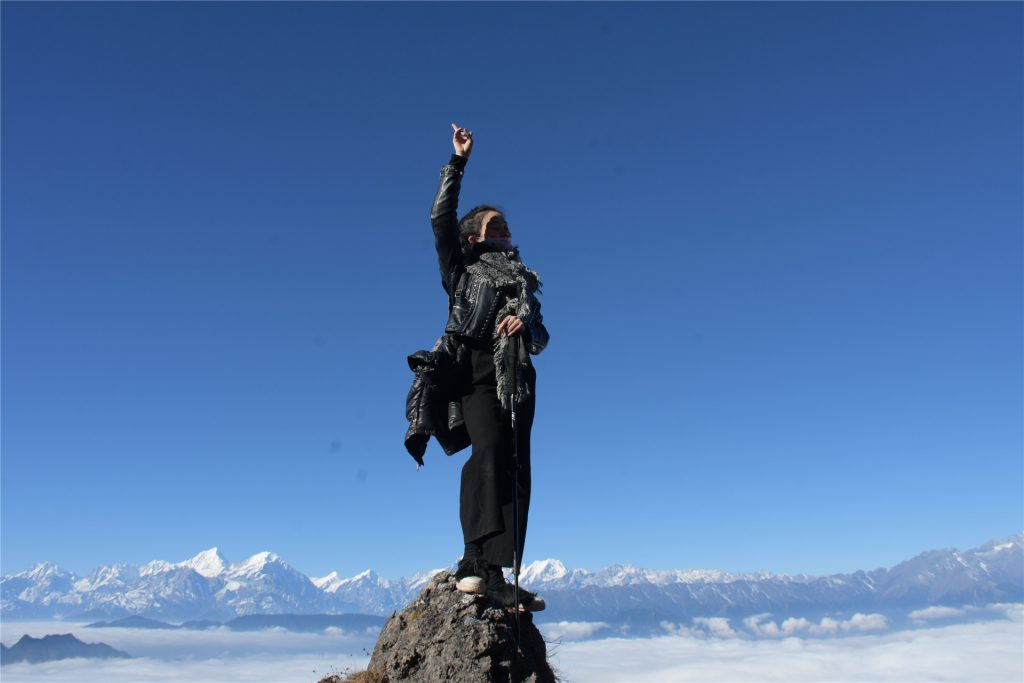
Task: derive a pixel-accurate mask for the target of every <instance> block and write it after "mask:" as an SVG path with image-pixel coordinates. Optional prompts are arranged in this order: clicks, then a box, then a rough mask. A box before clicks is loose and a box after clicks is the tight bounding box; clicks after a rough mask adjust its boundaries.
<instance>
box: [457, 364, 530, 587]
mask: <svg viewBox="0 0 1024 683" xmlns="http://www.w3.org/2000/svg"><path fill="white" fill-rule="evenodd" d="M470 358H471V363H470V368H469V369H470V370H471V372H467V377H466V378H465V380H466V381H465V385H464V394H463V396H462V416H463V418H464V419H465V421H466V429H467V430H468V431H469V438H470V440H471V441H472V444H473V449H472V453H471V454H470V456H469V460H467V461H466V464H464V465H463V466H462V487H461V489H460V492H459V518H460V520H461V521H462V536H463V541H464V542H465V543H470V542H472V541H480V540H482V541H483V558H484V559H485V560H486V561H488V562H489V563H491V564H495V565H499V566H502V567H511V566H512V565H513V559H512V553H513V549H514V548H516V546H518V552H519V555H518V557H519V561H520V563H522V558H523V547H524V545H525V542H526V522H527V518H528V516H529V511H530V429H531V428H532V427H533V413H534V405H535V391H534V389H535V387H536V378H535V377H532V376H531V377H530V385H531V387H530V388H531V391H530V396H529V397H528V398H526V399H525V400H524V401H523V402H522V403H520V405H519V407H518V408H517V409H516V424H517V429H516V431H517V432H518V438H519V443H518V446H519V449H518V458H517V459H518V461H519V472H518V486H517V485H516V484H515V483H514V482H515V479H514V478H513V471H512V467H513V458H512V422H511V416H510V413H509V412H508V411H505V410H504V409H503V408H502V407H501V402H500V401H499V400H498V391H497V380H496V379H495V374H494V354H493V351H492V350H491V348H490V344H487V345H475V344H474V345H470ZM469 375H471V376H469ZM513 489H515V495H516V496H517V497H518V507H519V538H518V539H516V538H515V537H514V529H513V524H512V516H513V504H512V498H513Z"/></svg>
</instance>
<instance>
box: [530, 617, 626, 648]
mask: <svg viewBox="0 0 1024 683" xmlns="http://www.w3.org/2000/svg"><path fill="white" fill-rule="evenodd" d="M537 628H538V629H540V632H541V635H543V636H544V638H546V639H547V640H549V641H550V640H558V641H561V642H563V643H568V642H571V641H574V640H583V639H585V638H589V637H590V636H592V635H594V634H595V633H597V632H598V631H600V630H601V629H603V628H608V624H606V623H605V622H603V621H556V622H551V623H544V624H538V625H537Z"/></svg>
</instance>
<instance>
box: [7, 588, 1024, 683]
mask: <svg viewBox="0 0 1024 683" xmlns="http://www.w3.org/2000/svg"><path fill="white" fill-rule="evenodd" d="M949 609H950V608H929V609H928V610H920V611H919V613H918V614H916V615H914V617H913V618H915V619H916V620H917V623H919V624H920V627H919V628H915V629H909V630H898V631H892V630H889V629H888V627H887V625H886V623H885V621H884V617H881V615H869V614H866V615H855V616H853V617H851V618H850V619H847V620H843V621H839V620H835V622H834V623H832V622H831V621H830V620H820V621H817V622H811V621H807V620H783V621H781V622H779V621H774V620H772V619H771V618H770V616H769V615H756V616H753V617H749V618H747V619H742V620H738V621H736V622H732V621H730V620H728V619H724V618H703V619H701V618H698V619H694V620H693V621H692V623H690V624H688V625H683V624H665V625H664V626H665V630H666V635H664V636H660V637H656V638H643V639H626V638H604V639H599V640H581V639H585V638H588V637H592V636H593V634H595V633H599V632H600V630H601V629H602V628H604V627H606V624H603V623H600V622H593V623H591V622H586V623H583V622H559V623H551V624H545V625H543V627H542V630H543V632H544V635H545V637H546V638H547V639H548V641H549V646H548V649H549V655H550V659H551V662H552V665H553V666H554V667H555V669H556V671H557V672H558V673H559V674H560V676H561V678H562V680H563V681H564V682H565V683H613V682H626V681H628V682H630V683H633V682H635V683H644V682H652V683H653V682H656V683H672V682H676V681H679V682H682V681H749V682H752V683H753V682H756V681H787V682H793V683H798V682H802V681H815V682H817V683H821V682H834V683H842V682H846V681H850V682H854V681H856V682H858V683H868V682H874V681H892V682H910V681H914V682H918V681H974V682H977V683H986V682H993V683H1003V682H1007V683H1008V682H1010V681H1013V682H1015V683H1019V682H1020V681H1021V680H1024V605H1019V604H1014V605H993V606H991V608H990V609H989V611H988V612H989V614H988V616H989V617H993V616H997V615H996V614H994V612H998V613H999V614H998V618H989V619H988V620H986V621H979V622H973V623H957V624H947V625H941V621H942V620H943V619H947V618H950V617H956V616H962V614H953V613H950V612H949ZM879 617H881V619H880V618H879ZM83 626H84V624H74V623H69V622H4V623H3V624H2V625H0V631H2V640H3V642H4V644H5V645H8V646H10V645H13V644H14V642H15V641H17V639H18V638H20V637H21V636H22V635H23V634H25V633H28V634H30V635H33V636H36V637H39V636H42V635H45V634H47V633H74V634H75V636H76V637H78V638H79V639H80V640H83V641H85V642H105V643H107V644H108V645H111V646H113V647H115V648H117V649H119V650H124V651H126V652H128V653H130V654H132V655H135V656H136V658H135V659H129V660H83V659H74V660H64V661H59V662H50V663H45V664H11V665H7V666H5V667H3V680H4V682H5V683H20V682H22V681H26V682H27V681H40V680H46V681H53V682H55V683H65V682H66V683H72V682H74V683H129V682H130V683H169V682H172V681H173V682H177V681H181V682H186V681H187V682H189V683H233V682H237V683H263V682H266V683H316V681H317V680H318V679H319V678H321V677H322V676H325V675H327V674H330V673H339V672H344V671H346V670H349V671H354V670H359V669H362V668H365V666H366V664H367V662H368V661H369V654H370V651H371V650H372V649H373V644H374V641H375V640H376V635H377V634H376V632H372V633H371V632H369V631H367V632H362V633H346V632H344V631H341V630H339V629H334V628H332V629H327V630H326V631H324V632H321V633H292V632H289V631H285V630H283V629H271V630H266V631H255V632H235V631H230V630H227V629H214V630H210V631H176V630H175V631H165V630H159V631H157V630H153V631H150V630H138V629H121V628H114V629H87V628H83Z"/></svg>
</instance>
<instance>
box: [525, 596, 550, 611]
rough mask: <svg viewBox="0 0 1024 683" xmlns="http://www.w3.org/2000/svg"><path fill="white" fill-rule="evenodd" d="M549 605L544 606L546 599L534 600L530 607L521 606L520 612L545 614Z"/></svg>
mask: <svg viewBox="0 0 1024 683" xmlns="http://www.w3.org/2000/svg"><path fill="white" fill-rule="evenodd" d="M546 607H547V605H545V604H544V598H534V599H533V602H531V603H530V604H529V605H523V604H522V603H520V604H519V611H520V612H543V611H544V609H545V608H546Z"/></svg>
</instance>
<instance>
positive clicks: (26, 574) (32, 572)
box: [15, 562, 71, 582]
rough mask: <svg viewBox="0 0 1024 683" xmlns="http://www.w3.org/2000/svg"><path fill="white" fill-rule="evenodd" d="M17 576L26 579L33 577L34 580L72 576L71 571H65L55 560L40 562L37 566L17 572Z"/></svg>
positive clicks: (50, 579)
mask: <svg viewBox="0 0 1024 683" xmlns="http://www.w3.org/2000/svg"><path fill="white" fill-rule="evenodd" d="M15 576H17V577H19V578H24V579H31V580H32V581H36V582H40V581H52V580H53V579H55V578H70V577H71V573H70V572H67V571H64V570H63V569H61V568H60V567H58V566H57V565H55V564H54V563H53V562H40V563H39V564H37V565H36V566H34V567H32V568H31V569H28V570H26V571H23V572H21V573H20V574H15Z"/></svg>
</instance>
